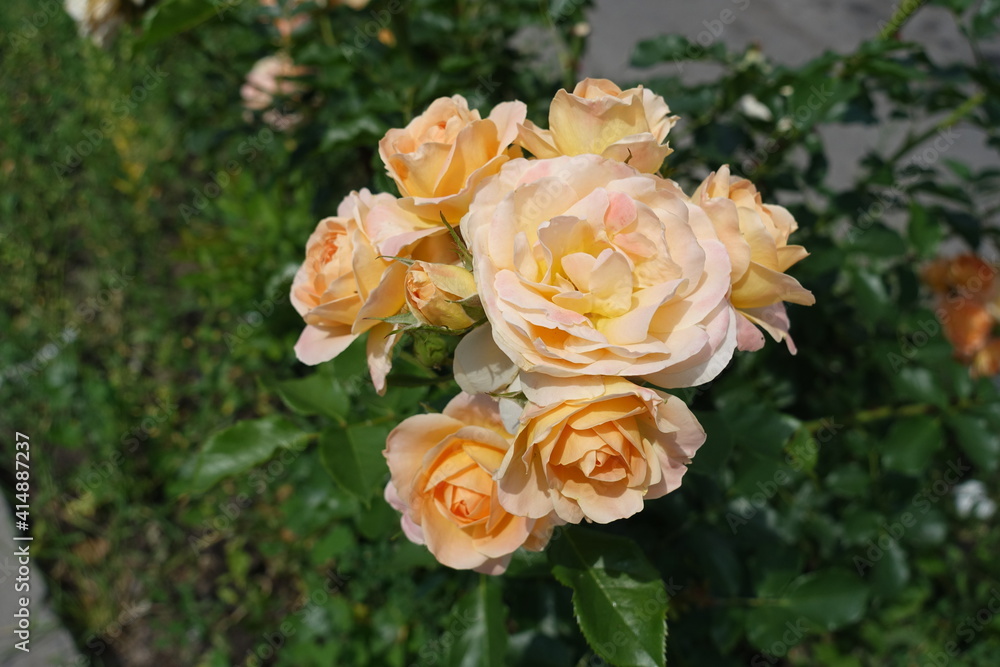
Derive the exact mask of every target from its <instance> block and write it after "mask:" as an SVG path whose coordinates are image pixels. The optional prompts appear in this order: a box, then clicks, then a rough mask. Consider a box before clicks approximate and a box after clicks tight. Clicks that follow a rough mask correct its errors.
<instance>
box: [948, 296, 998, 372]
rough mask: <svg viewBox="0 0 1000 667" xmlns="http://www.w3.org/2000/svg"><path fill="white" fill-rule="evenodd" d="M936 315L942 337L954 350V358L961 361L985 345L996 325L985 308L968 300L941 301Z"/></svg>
mask: <svg viewBox="0 0 1000 667" xmlns="http://www.w3.org/2000/svg"><path fill="white" fill-rule="evenodd" d="M938 313H939V314H940V316H941V324H942V325H943V327H944V337H945V338H947V339H948V342H950V343H951V345H952V347H954V348H955V356H957V357H958V358H959V359H961V360H963V361H968V360H969V359H971V358H972V357H973V356H974V355H975V354H976V352H978V351H979V350H980V349H982V348H983V346H985V345H986V343H987V341H989V339H990V332H992V331H993V327H994V325H995V324H996V321H995V320H994V319H993V316H992V315H990V313H989V311H988V310H987V308H986V306H984V305H983V304H981V303H979V302H978V301H975V300H973V299H969V298H956V297H953V298H951V299H947V300H946V299H941V300H940V302H939V306H938Z"/></svg>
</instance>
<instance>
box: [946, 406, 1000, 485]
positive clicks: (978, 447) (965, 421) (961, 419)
mask: <svg viewBox="0 0 1000 667" xmlns="http://www.w3.org/2000/svg"><path fill="white" fill-rule="evenodd" d="M948 427H949V428H950V429H951V431H952V433H953V434H954V435H955V439H956V440H958V444H959V446H960V447H961V448H962V450H963V451H964V452H965V453H966V454H968V456H969V458H970V459H972V462H973V463H975V464H976V465H977V466H980V467H981V468H984V469H985V470H987V471H989V472H992V471H994V470H996V468H997V463H998V462H1000V434H998V433H997V431H996V430H994V429H992V428H990V426H989V425H988V424H987V423H986V420H985V419H982V418H980V417H974V416H972V415H967V414H964V415H952V416H951V417H949V418H948Z"/></svg>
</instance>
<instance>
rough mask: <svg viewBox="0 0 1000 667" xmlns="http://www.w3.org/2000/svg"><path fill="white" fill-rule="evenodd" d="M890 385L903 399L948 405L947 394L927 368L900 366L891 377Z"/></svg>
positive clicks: (942, 405)
mask: <svg viewBox="0 0 1000 667" xmlns="http://www.w3.org/2000/svg"><path fill="white" fill-rule="evenodd" d="M892 385H893V388H894V390H895V391H894V394H895V395H896V396H897V397H899V398H901V399H903V400H912V401H916V402H920V403H930V404H932V405H937V406H939V407H942V408H943V407H945V406H947V405H948V394H947V393H945V390H944V388H943V387H942V386H941V385H940V384H939V383H938V381H937V380H936V379H935V377H934V374H933V373H931V371H930V370H929V369H927V368H919V367H915V366H907V367H905V368H901V369H899V373H898V374H897V375H896V376H895V377H894V378H892Z"/></svg>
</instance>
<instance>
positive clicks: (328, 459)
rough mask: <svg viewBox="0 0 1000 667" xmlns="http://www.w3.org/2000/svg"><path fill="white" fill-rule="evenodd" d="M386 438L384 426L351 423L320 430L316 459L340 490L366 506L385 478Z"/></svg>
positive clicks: (386, 432) (386, 430)
mask: <svg viewBox="0 0 1000 667" xmlns="http://www.w3.org/2000/svg"><path fill="white" fill-rule="evenodd" d="M386 436H388V429H387V427H385V426H364V425H360V424H355V425H352V426H348V427H347V428H345V429H330V430H327V431H324V432H323V433H322V434H321V435H320V438H319V454H320V460H321V461H322V462H323V466H324V467H325V468H326V469H327V471H328V472H329V473H330V475H331V476H332V477H333V478H334V479H335V480H336V481H337V483H338V484H340V486H341V487H342V488H344V489H345V490H347V491H349V492H351V493H352V494H354V495H355V496H357V497H358V498H359V499H360V500H362V501H364V502H366V503H367V502H369V501H370V500H371V498H372V496H373V495H374V491H375V489H376V487H377V486H378V485H379V484H380V483H381V482H382V480H383V479H384V478H385V473H386V462H385V458H384V457H383V456H382V450H383V449H385V439H386Z"/></svg>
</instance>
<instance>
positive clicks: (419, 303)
mask: <svg viewBox="0 0 1000 667" xmlns="http://www.w3.org/2000/svg"><path fill="white" fill-rule="evenodd" d="M404 285H405V290H406V305H407V306H409V307H410V312H411V313H413V316H414V317H416V318H417V320H419V321H420V322H421V323H422V324H429V325H431V326H435V327H445V328H446V329H467V328H469V327H470V326H472V324H473V323H474V322H475V320H473V319H472V318H471V317H470V316H469V314H468V313H467V312H466V311H465V308H464V307H463V306H462V304H461V303H458V302H459V301H462V300H464V299H467V298H469V297H471V296H474V295H475V294H476V281H475V279H474V278H473V277H472V274H471V273H470V272H469V271H467V270H466V269H464V268H462V267H461V266H453V265H450V264H431V263H430V262H414V263H413V264H412V265H411V266H410V268H409V269H408V270H407V272H406V279H405V282H404Z"/></svg>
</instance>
